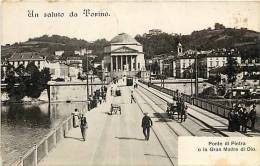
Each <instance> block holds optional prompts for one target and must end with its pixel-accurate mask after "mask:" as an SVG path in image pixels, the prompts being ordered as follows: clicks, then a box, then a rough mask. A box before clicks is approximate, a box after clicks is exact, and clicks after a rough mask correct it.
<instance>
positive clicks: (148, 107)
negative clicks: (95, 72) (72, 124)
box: [39, 85, 245, 166]
mask: <svg viewBox="0 0 260 166" xmlns="http://www.w3.org/2000/svg"><path fill="white" fill-rule="evenodd" d="M142 86H143V88H141V86H139V87H138V89H132V87H130V88H129V87H119V88H120V89H121V91H122V96H120V97H112V96H111V95H110V93H108V96H107V102H105V103H102V104H101V105H99V106H98V107H97V108H95V109H93V110H91V111H89V112H87V121H88V126H89V128H88V130H87V139H86V142H84V141H83V140H82V138H81V133H80V129H79V128H73V129H72V130H70V132H69V133H68V134H67V136H66V138H65V139H63V140H62V141H61V142H60V143H59V144H58V145H57V147H56V148H55V149H54V150H53V151H51V152H50V153H49V154H48V156H47V157H45V158H44V159H43V160H42V161H40V163H39V165H40V166H52V165H93V166H96V165H98V166H99V165H101V166H102V165H104V166H106V165H118V166H119V165H126V166H127V165H129V166H135V165H142V166H143V165H144V166H146V165H147V166H152V165H169V166H171V165H177V157H178V152H177V150H178V149H177V139H178V137H179V136H223V133H222V132H223V131H221V132H216V131H215V130H212V127H210V126H209V125H207V123H206V122H202V121H201V120H200V119H199V120H198V118H205V119H206V121H209V122H210V124H213V125H214V123H215V124H218V123H220V122H219V121H220V120H223V119H217V117H213V119H209V117H208V119H207V116H211V115H208V114H206V113H203V112H202V113H201V112H200V111H201V110H198V111H196V109H197V108H194V107H193V106H189V112H190V113H192V114H193V115H194V117H193V116H189V118H188V119H187V120H186V121H185V122H184V123H180V122H178V121H177V120H171V119H168V118H167V116H166V114H165V110H164V107H165V105H166V103H165V102H164V101H163V100H160V98H158V95H159V96H160V97H161V98H166V97H167V96H165V95H164V94H160V93H159V92H156V91H153V93H155V94H157V96H156V95H153V93H152V91H150V92H149V91H147V90H145V89H148V88H147V87H145V85H142ZM150 89H151V88H149V90H150ZM131 90H133V91H134V97H135V99H136V103H130V93H131ZM108 92H110V89H109V90H108ZM111 103H117V104H119V105H120V106H121V107H122V115H119V114H116V115H109V114H108V112H109V111H110V104H111ZM192 111H193V112H195V113H193V112H192ZM202 111H203V110H202ZM142 112H148V113H149V114H150V116H151V118H152V121H153V122H154V125H153V128H152V130H151V136H150V140H149V141H145V140H144V136H143V134H142V128H141V119H142V117H143V113H142ZM206 115H207V116H206ZM195 116H199V117H198V118H196V117H195ZM203 116H204V117H203ZM212 116H213V115H212ZM214 119H215V120H214ZM217 122H218V123H217ZM223 126H224V127H226V126H225V125H224V124H223V123H222V127H223ZM230 134H231V135H225V136H245V135H243V134H241V133H238V132H235V133H230Z"/></svg>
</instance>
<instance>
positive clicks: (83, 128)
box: [80, 116, 88, 141]
mask: <svg viewBox="0 0 260 166" xmlns="http://www.w3.org/2000/svg"><path fill="white" fill-rule="evenodd" d="M87 128H88V123H87V119H86V116H82V117H81V119H80V130H81V134H82V137H83V140H84V141H85V140H86V129H87Z"/></svg>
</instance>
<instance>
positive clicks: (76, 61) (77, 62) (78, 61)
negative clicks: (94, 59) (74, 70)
mask: <svg viewBox="0 0 260 166" xmlns="http://www.w3.org/2000/svg"><path fill="white" fill-rule="evenodd" d="M66 64H67V65H69V66H77V67H82V58H81V57H78V56H73V57H67V59H66Z"/></svg>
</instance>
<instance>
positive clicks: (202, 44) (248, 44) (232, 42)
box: [135, 23, 260, 58]
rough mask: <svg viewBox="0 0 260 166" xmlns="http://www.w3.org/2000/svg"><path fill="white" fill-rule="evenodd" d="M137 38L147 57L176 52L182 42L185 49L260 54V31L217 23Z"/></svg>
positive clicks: (245, 54) (138, 36)
mask: <svg viewBox="0 0 260 166" xmlns="http://www.w3.org/2000/svg"><path fill="white" fill-rule="evenodd" d="M135 39H136V40H137V41H138V42H140V43H141V44H143V46H144V52H145V57H146V58H150V57H153V56H154V55H158V54H163V53H171V52H176V49H177V44H178V43H179V42H180V43H181V44H182V46H183V49H184V50H188V49H197V50H210V49H215V48H237V49H238V50H239V51H240V53H241V55H242V58H255V57H257V56H258V57H259V56H260V33H259V32H255V31H252V30H247V29H246V28H241V29H235V28H226V27H225V26H224V25H222V24H219V23H216V24H215V26H214V29H211V28H207V29H203V30H199V31H193V32H192V33H191V34H190V35H178V34H167V33H161V34H158V35H147V34H143V35H136V37H135Z"/></svg>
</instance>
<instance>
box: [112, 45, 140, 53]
mask: <svg viewBox="0 0 260 166" xmlns="http://www.w3.org/2000/svg"><path fill="white" fill-rule="evenodd" d="M111 52H112V53H135V52H138V51H137V50H135V49H133V48H129V47H126V46H123V47H120V48H117V49H114V50H112V51H111Z"/></svg>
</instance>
